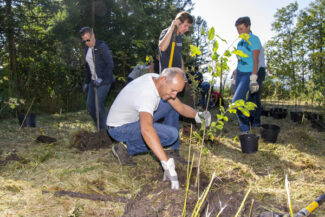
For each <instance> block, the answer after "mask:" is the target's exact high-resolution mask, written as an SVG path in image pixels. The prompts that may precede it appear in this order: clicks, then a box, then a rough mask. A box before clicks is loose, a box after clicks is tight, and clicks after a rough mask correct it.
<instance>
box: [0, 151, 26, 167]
mask: <svg viewBox="0 0 325 217" xmlns="http://www.w3.org/2000/svg"><path fill="white" fill-rule="evenodd" d="M0 154H1V153H0ZM20 160H21V159H20V158H19V157H18V155H17V154H16V150H13V152H12V153H10V155H8V156H7V157H6V158H5V159H4V160H0V166H6V165H7V163H9V162H10V161H20Z"/></svg>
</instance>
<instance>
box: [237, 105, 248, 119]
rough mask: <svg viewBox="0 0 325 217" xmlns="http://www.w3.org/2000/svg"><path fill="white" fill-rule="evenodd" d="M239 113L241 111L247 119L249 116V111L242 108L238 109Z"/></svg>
mask: <svg viewBox="0 0 325 217" xmlns="http://www.w3.org/2000/svg"><path fill="white" fill-rule="evenodd" d="M238 109H239V111H241V112H242V113H243V115H245V116H246V117H249V116H250V114H249V111H248V110H247V109H246V108H244V107H238Z"/></svg>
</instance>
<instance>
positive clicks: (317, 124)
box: [311, 119, 325, 132]
mask: <svg viewBox="0 0 325 217" xmlns="http://www.w3.org/2000/svg"><path fill="white" fill-rule="evenodd" d="M311 127H312V128H314V129H316V130H317V131H319V132H325V123H322V121H321V120H319V121H318V120H314V119H312V120H311Z"/></svg>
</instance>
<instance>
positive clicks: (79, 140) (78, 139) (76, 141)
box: [71, 130, 112, 151]
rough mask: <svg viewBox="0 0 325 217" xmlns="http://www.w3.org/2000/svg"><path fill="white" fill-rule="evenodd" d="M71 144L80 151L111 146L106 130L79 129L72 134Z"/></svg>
mask: <svg viewBox="0 0 325 217" xmlns="http://www.w3.org/2000/svg"><path fill="white" fill-rule="evenodd" d="M71 146H72V147H74V148H77V149H78V150H80V151H87V150H98V149H101V148H110V147H111V146H112V140H111V138H110V137H109V135H108V132H107V131H106V130H101V131H99V132H87V131H81V132H78V133H75V134H74V135H73V136H72V138H71Z"/></svg>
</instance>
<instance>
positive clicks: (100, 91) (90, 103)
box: [86, 81, 111, 130]
mask: <svg viewBox="0 0 325 217" xmlns="http://www.w3.org/2000/svg"><path fill="white" fill-rule="evenodd" d="M110 88H111V84H103V85H101V86H100V87H98V88H97V96H98V113H99V129H101V130H103V129H106V111H105V99H106V96H107V93H108V91H109V89H110ZM86 104H87V109H88V111H89V113H90V115H91V117H92V118H93V120H94V122H95V125H96V127H97V118H96V103H95V91H94V84H93V81H91V82H90V83H89V88H88V96H87V102H86Z"/></svg>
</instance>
